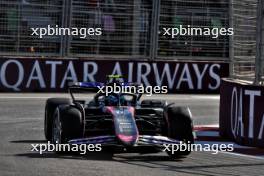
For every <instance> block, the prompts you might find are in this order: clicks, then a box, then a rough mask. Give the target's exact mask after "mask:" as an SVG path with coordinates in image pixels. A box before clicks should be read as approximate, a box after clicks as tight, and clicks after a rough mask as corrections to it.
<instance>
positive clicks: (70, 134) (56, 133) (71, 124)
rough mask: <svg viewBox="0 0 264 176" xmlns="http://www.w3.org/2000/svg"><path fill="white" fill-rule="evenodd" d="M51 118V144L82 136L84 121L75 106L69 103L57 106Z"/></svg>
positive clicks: (66, 141)
mask: <svg viewBox="0 0 264 176" xmlns="http://www.w3.org/2000/svg"><path fill="white" fill-rule="evenodd" d="M53 119H54V120H53V126H52V143H53V144H67V143H68V141H69V140H71V139H77V138H82V137H83V135H84V125H83V124H84V122H83V118H82V113H81V112H80V110H78V109H77V108H75V107H73V106H69V105H62V106H59V107H57V108H56V111H55V113H54V118H53ZM69 151H70V150H69ZM65 152H67V151H56V153H65Z"/></svg>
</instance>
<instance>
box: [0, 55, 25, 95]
mask: <svg viewBox="0 0 264 176" xmlns="http://www.w3.org/2000/svg"><path fill="white" fill-rule="evenodd" d="M12 63H13V64H15V65H16V66H17V68H18V78H17V80H16V82H15V83H14V84H12V85H11V84H9V83H8V82H7V80H6V78H7V77H6V69H7V67H8V65H9V64H12ZM0 74H1V82H2V84H3V86H5V87H6V88H9V89H13V90H14V91H20V89H19V88H18V87H19V86H20V85H21V84H22V82H23V79H24V74H25V72H24V67H23V65H22V64H21V63H20V62H19V61H17V60H8V61H6V62H4V64H3V65H2V67H1V72H0Z"/></svg>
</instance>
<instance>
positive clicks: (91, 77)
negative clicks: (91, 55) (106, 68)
mask: <svg viewBox="0 0 264 176" xmlns="http://www.w3.org/2000/svg"><path fill="white" fill-rule="evenodd" d="M89 68H92V69H91V70H92V71H90V72H89V70H90V69H89ZM97 72H98V65H97V64H96V63H95V62H84V63H83V81H84V82H89V81H95V78H94V77H95V75H96V73H97Z"/></svg>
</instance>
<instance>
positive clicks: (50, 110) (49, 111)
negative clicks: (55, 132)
mask: <svg viewBox="0 0 264 176" xmlns="http://www.w3.org/2000/svg"><path fill="white" fill-rule="evenodd" d="M63 104H71V100H70V99H69V98H49V99H48V100H47V101H46V106H45V118H44V133H45V137H46V139H47V140H48V141H51V137H52V123H53V115H54V112H55V109H56V108H57V107H58V106H59V105H63Z"/></svg>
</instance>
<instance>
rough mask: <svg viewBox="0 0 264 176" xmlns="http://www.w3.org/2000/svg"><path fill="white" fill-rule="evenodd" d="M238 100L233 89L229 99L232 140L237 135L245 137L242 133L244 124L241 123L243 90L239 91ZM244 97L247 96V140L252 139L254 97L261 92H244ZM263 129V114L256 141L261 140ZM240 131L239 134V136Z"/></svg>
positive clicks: (236, 93) (235, 89)
mask: <svg viewBox="0 0 264 176" xmlns="http://www.w3.org/2000/svg"><path fill="white" fill-rule="evenodd" d="M239 92H240V93H239V99H238V91H237V88H236V87H234V88H233V91H232V97H231V111H230V113H231V114H230V117H231V119H230V120H231V130H232V133H233V136H234V138H237V136H238V135H240V136H241V137H244V136H245V133H244V123H243V107H244V105H245V104H247V103H245V102H244V104H243V89H240V91H239ZM244 95H247V96H249V102H248V104H249V113H248V116H245V117H248V120H249V123H248V133H247V136H246V137H248V138H251V139H253V138H254V126H255V125H254V123H255V122H254V119H255V116H254V114H255V97H256V96H260V95H261V91H259V90H245V91H244ZM263 128H264V114H263V117H262V123H261V126H260V129H259V134H258V139H261V137H262V135H263ZM239 131H240V134H239Z"/></svg>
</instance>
